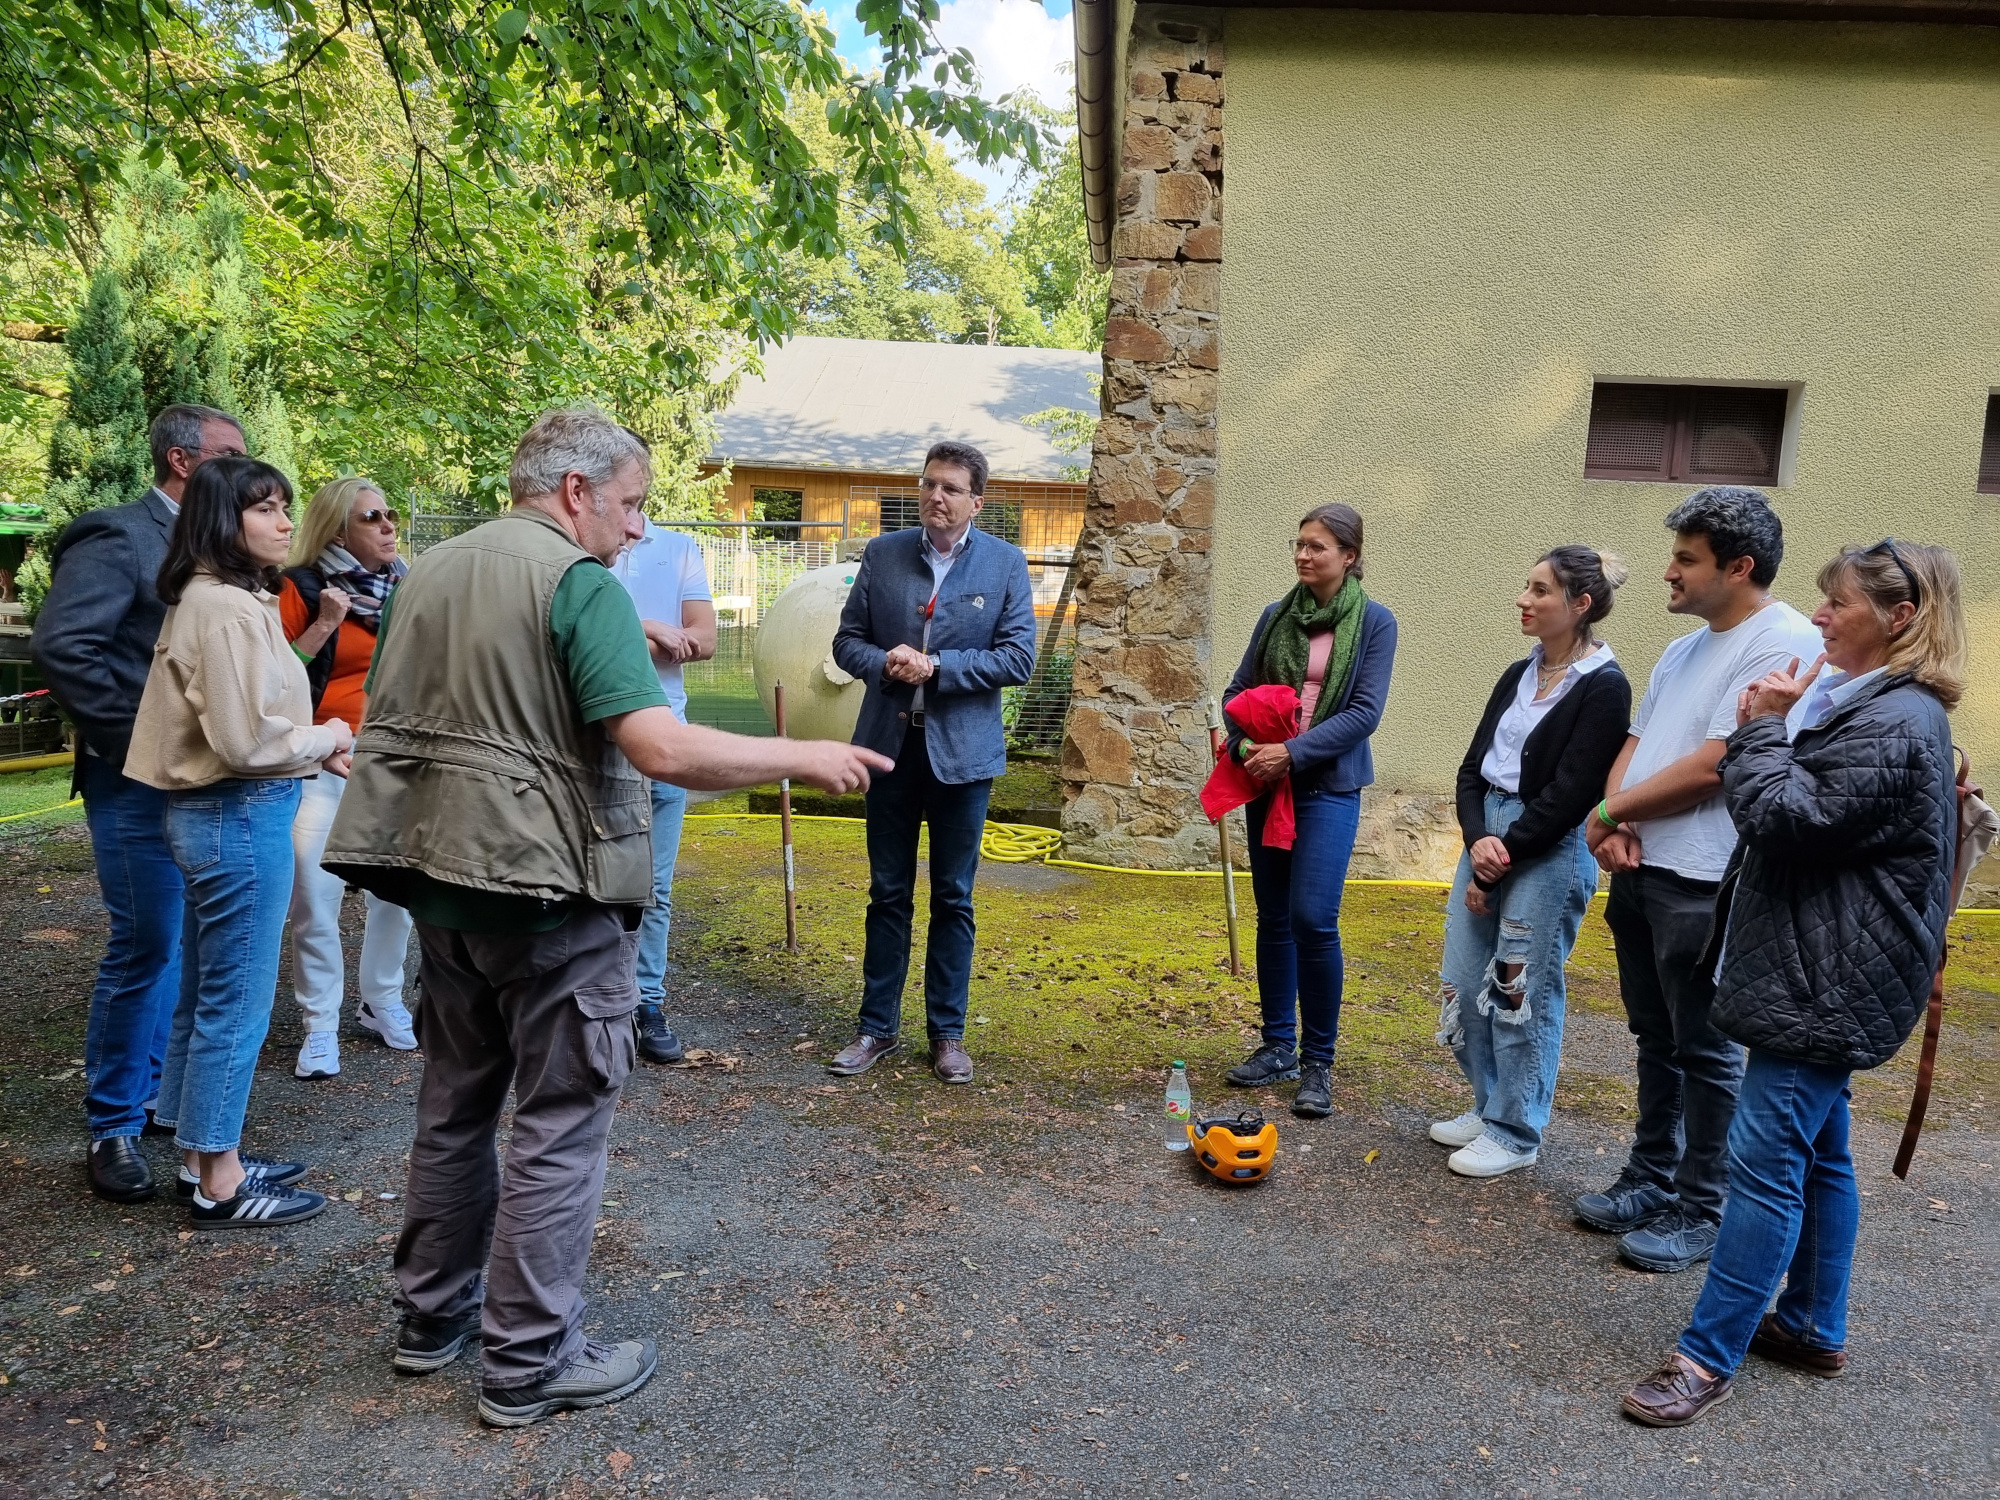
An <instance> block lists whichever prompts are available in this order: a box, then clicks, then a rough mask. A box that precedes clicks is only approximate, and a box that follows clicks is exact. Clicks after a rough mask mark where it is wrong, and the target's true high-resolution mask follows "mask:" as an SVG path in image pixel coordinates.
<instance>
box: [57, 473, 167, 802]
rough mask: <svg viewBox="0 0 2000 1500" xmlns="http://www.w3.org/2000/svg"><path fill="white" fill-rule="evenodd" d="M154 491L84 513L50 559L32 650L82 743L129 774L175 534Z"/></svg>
mask: <svg viewBox="0 0 2000 1500" xmlns="http://www.w3.org/2000/svg"><path fill="white" fill-rule="evenodd" d="M175 515H176V512H175V510H174V506H173V502H172V501H171V500H169V499H168V498H167V497H166V496H165V495H163V494H161V493H160V491H159V490H158V489H157V488H154V489H149V490H147V491H146V493H145V494H144V495H142V496H140V497H139V498H138V499H137V500H135V501H133V502H132V503H131V504H130V505H112V506H107V507H106V508H105V509H103V510H90V511H85V512H84V513H83V514H82V515H80V516H78V517H77V518H76V519H75V520H73V521H71V522H70V523H69V525H67V526H65V527H64V528H63V533H62V535H61V536H60V537H59V538H57V540H56V546H55V551H54V553H53V554H51V555H50V558H49V575H50V583H49V595H48V598H47V599H45V600H44V601H43V602H42V612H41V614H40V615H38V616H37V617H36V619H35V635H34V639H33V641H32V642H31V643H30V650H31V651H32V653H33V655H34V658H35V665H36V666H38V667H40V668H41V671H42V681H43V682H45V683H46V684H47V685H48V688H49V691H50V692H51V693H53V694H54V695H55V700H56V702H58V703H60V704H61V705H62V706H63V711H64V712H65V713H67V714H68V715H69V716H70V719H71V720H72V721H73V722H74V723H75V725H76V728H77V733H78V734H80V735H81V736H82V737H83V742H84V744H86V745H88V746H89V747H90V748H91V749H92V750H95V751H96V752H97V753H98V755H100V756H101V757H103V759H105V760H106V761H108V762H110V763H111V764H112V765H113V766H117V767H119V768H121V769H122V768H123V767H124V765H125V749H126V747H127V746H128V745H129V744H131V742H132V721H133V719H134V718H136V717H137V716H138V713H139V695H140V694H141V693H143V692H145V690H146V674H147V673H148V672H150V671H151V670H152V668H153V645H154V643H155V642H156V641H158V640H159V638H160V625H161V623H162V622H163V621H164V620H165V619H166V617H167V607H166V606H165V605H164V604H162V603H161V602H160V595H159V592H158V590H157V588H156V587H155V585H156V582H157V580H158V579H159V576H160V564H161V563H163V562H165V561H166V558H167V542H168V541H169V540H170V539H171V538H172V536H173V534H174V518H175Z"/></svg>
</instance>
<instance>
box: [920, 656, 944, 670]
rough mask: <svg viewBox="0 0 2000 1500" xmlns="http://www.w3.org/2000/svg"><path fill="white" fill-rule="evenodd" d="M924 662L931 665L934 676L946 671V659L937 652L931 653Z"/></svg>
mask: <svg viewBox="0 0 2000 1500" xmlns="http://www.w3.org/2000/svg"><path fill="white" fill-rule="evenodd" d="M924 660H925V661H927V662H929V663H930V664H931V671H932V673H933V674H935V673H938V672H942V671H943V670H944V658H943V657H941V656H939V655H938V654H937V652H935V651H933V652H931V653H930V654H929V655H928V656H926V657H925V658H924Z"/></svg>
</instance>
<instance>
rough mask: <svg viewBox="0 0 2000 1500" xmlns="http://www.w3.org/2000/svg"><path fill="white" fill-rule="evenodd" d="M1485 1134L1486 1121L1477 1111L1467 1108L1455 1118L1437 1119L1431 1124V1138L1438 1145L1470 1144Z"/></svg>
mask: <svg viewBox="0 0 2000 1500" xmlns="http://www.w3.org/2000/svg"><path fill="white" fill-rule="evenodd" d="M1484 1134H1486V1122H1485V1121H1484V1120H1482V1119H1480V1118H1479V1111H1478V1110H1476V1109H1468V1110H1467V1111H1466V1112H1465V1113H1464V1114H1462V1115H1460V1116H1459V1117H1458V1118H1457V1119H1455V1120H1439V1121H1438V1122H1437V1123H1436V1124H1435V1125H1433V1126H1431V1139H1432V1140H1434V1141H1436V1142H1437V1143H1438V1144H1439V1145H1440V1146H1470V1145H1471V1144H1472V1143H1473V1142H1474V1141H1476V1140H1478V1139H1479V1138H1480V1137H1481V1136H1482V1135H1484Z"/></svg>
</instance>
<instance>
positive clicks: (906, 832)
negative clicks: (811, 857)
mask: <svg viewBox="0 0 2000 1500" xmlns="http://www.w3.org/2000/svg"><path fill="white" fill-rule="evenodd" d="M992 791H993V783H992V781H991V780H985V781H967V782H962V783H959V784H956V785H953V784H951V783H947V782H943V781H939V780H938V779H937V777H936V776H935V775H933V774H932V772H931V758H930V754H929V752H928V751H926V750H925V748H924V732H923V730H922V729H918V728H912V729H911V730H910V731H909V732H908V733H907V734H906V735H905V736H904V737H903V748H902V751H901V753H900V754H898V755H897V757H896V769H895V770H893V771H891V772H889V773H888V774H887V775H879V774H878V775H877V776H876V777H875V778H874V779H873V780H872V781H871V782H870V783H869V786H868V919H867V941H868V946H867V948H866V950H864V956H863V959H862V964H861V1031H862V1032H863V1034H864V1035H867V1036H877V1037H894V1036H895V1035H896V1033H897V1032H898V1031H899V1030H900V1029H901V1027H902V1020H903V986H904V984H905V982H906V981H907V980H908V978H909V972H910V926H911V923H912V921H913V920H914V919H915V915H916V888H917V834H918V832H919V831H920V830H921V829H922V827H923V825H924V824H926V823H928V824H929V825H930V831H931V845H930V866H931V930H930V937H929V939H928V941H927V942H926V943H925V945H924V1017H925V1029H926V1031H927V1032H928V1033H929V1035H930V1039H931V1040H932V1041H933V1042H935V1041H939V1040H941V1039H943V1038H946V1037H951V1038H963V1037H964V1035H965V1012H966V1009H967V1006H968V1004H969V1002H970V999H971V994H970V992H971V986H972V945H973V938H974V931H973V920H972V882H973V878H974V877H975V876H976V875H977V874H978V873H979V841H980V839H981V838H983V837H984V836H985V833H986V803H987V798H988V797H989V795H990V794H991V793H992Z"/></svg>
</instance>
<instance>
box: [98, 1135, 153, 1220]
mask: <svg viewBox="0 0 2000 1500" xmlns="http://www.w3.org/2000/svg"><path fill="white" fill-rule="evenodd" d="M90 1190H91V1191H92V1192H93V1193H95V1194H97V1196H98V1197H100V1198H109V1199H110V1200H111V1201H112V1202H113V1203H141V1202H144V1201H145V1200H146V1199H148V1198H150V1197H152V1196H153V1169H152V1168H151V1167H150V1166H148V1165H147V1164H146V1158H145V1157H144V1156H142V1155H141V1154H140V1152H139V1142H138V1140H137V1139H136V1138H135V1137H133V1136H129V1135H108V1136H106V1137H105V1138H104V1139H103V1140H101V1141H92V1142H91V1143H90Z"/></svg>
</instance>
